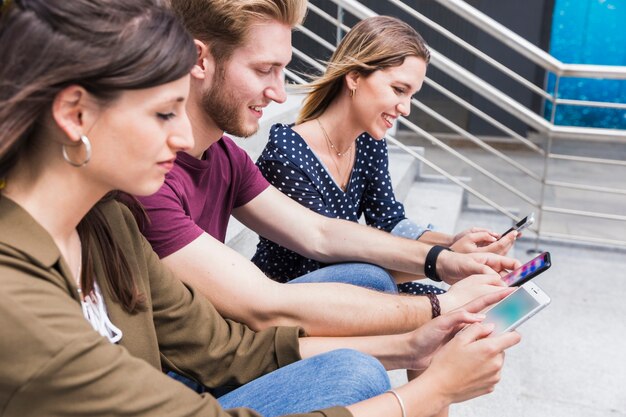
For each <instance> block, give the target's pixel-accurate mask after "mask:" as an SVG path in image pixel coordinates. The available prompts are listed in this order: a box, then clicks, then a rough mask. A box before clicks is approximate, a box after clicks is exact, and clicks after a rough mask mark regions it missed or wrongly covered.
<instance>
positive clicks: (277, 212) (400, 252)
mask: <svg viewBox="0 0 626 417" xmlns="http://www.w3.org/2000/svg"><path fill="white" fill-rule="evenodd" d="M233 214H234V215H235V217H237V219H238V220H239V221H241V222H242V223H244V224H245V225H246V226H248V227H249V228H250V229H252V230H254V231H255V232H257V233H258V234H259V235H261V236H263V237H265V238H267V239H269V240H272V241H274V242H276V243H278V244H279V245H281V246H284V247H286V248H288V249H291V250H293V251H295V252H298V253H300V254H301V255H304V256H306V257H309V258H313V259H316V260H318V261H322V262H325V263H337V262H345V261H357V262H368V263H374V264H377V265H379V266H382V267H383V268H386V269H389V270H392V271H402V272H408V273H411V274H423V273H424V261H425V258H426V254H427V253H428V251H429V250H430V248H431V246H430V245H427V244H424V243H422V242H420V241H415V240H410V239H405V238H402V237H396V236H392V235H391V234H389V233H387V232H384V231H381V230H377V229H374V228H372V227H367V226H363V225H360V224H358V223H354V222H351V221H347V220H340V219H332V218H328V217H325V216H322V215H320V214H317V213H315V212H313V211H311V210H309V209H307V208H306V207H303V206H301V205H300V204H298V203H297V202H295V201H293V200H291V199H290V198H289V197H287V196H285V195H284V194H282V193H281V192H280V191H278V190H277V189H276V188H274V187H271V186H270V187H269V188H267V189H266V190H265V191H263V192H262V193H261V194H259V195H258V196H257V197H256V198H254V199H253V200H252V201H250V202H249V203H247V204H245V205H243V206H241V207H239V208H237V209H235V210H234V212H233ZM518 266H520V263H519V262H517V261H515V260H513V259H509V258H504V257H502V256H498V255H494V254H492V253H480V254H479V253H472V254H466V255H464V254H459V253H453V252H449V251H444V252H442V253H441V254H440V255H439V258H438V259H437V271H438V272H439V276H440V277H441V278H443V279H444V280H445V281H446V282H447V283H449V284H453V283H455V282H457V281H459V280H461V279H463V278H465V277H467V276H469V275H472V274H488V273H493V272H494V270H495V271H496V272H501V271H503V270H505V269H514V268H516V267H518Z"/></svg>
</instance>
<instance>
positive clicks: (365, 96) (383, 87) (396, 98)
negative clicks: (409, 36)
mask: <svg viewBox="0 0 626 417" xmlns="http://www.w3.org/2000/svg"><path fill="white" fill-rule="evenodd" d="M425 76H426V62H425V61H424V60H423V59H422V58H417V57H415V56H408V57H406V58H405V60H404V62H403V63H402V65H398V66H395V67H388V68H385V69H382V70H378V71H374V72H373V73H371V74H370V75H368V76H361V75H355V74H349V75H348V76H347V78H346V82H347V84H348V88H350V89H352V88H355V89H356V92H355V93H356V94H355V96H354V97H353V98H352V99H351V100H350V105H351V106H352V108H351V114H353V115H354V116H353V117H352V119H353V120H355V122H356V123H357V124H358V125H359V130H360V131H365V132H367V133H369V134H370V136H372V137H373V138H375V139H382V138H383V137H384V136H385V133H386V132H387V130H388V129H390V128H391V126H392V124H393V122H394V120H395V119H397V118H398V117H399V116H408V115H409V113H410V111H411V97H412V96H413V95H414V94H415V93H417V92H418V91H419V90H420V89H421V88H422V83H423V82H424V77H425Z"/></svg>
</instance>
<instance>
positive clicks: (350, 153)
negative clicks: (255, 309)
mask: <svg viewBox="0 0 626 417" xmlns="http://www.w3.org/2000/svg"><path fill="white" fill-rule="evenodd" d="M429 60H430V52H429V51H428V48H427V46H426V43H425V42H424V39H422V37H421V36H420V35H419V34H418V33H417V32H416V31H415V30H414V29H413V28H412V27H411V26H409V25H408V24H406V23H405V22H403V21H401V20H399V19H396V18H394V17H389V16H376V17H371V18H368V19H364V20H362V21H361V22H359V23H357V24H356V25H355V26H354V27H353V28H352V29H351V30H350V32H348V33H347V35H346V36H345V37H344V38H343V39H342V41H341V42H340V43H339V45H338V46H337V49H336V51H335V52H334V53H333V55H332V57H331V58H330V60H329V62H328V66H327V68H326V71H325V72H324V73H323V74H322V75H321V76H320V77H318V78H316V79H315V80H314V81H313V82H311V83H310V84H308V85H307V86H306V87H305V88H306V90H307V96H306V97H305V99H304V102H303V105H302V109H301V110H300V114H299V115H298V119H297V121H296V123H295V125H294V126H288V125H283V124H277V125H274V126H273V127H272V129H271V131H270V138H269V142H268V144H267V145H266V147H265V149H264V150H263V152H262V153H261V156H260V157H259V159H258V161H257V165H258V166H259V168H260V169H261V172H262V173H263V175H264V176H265V178H266V179H267V180H268V181H269V182H270V183H271V184H272V185H274V186H275V187H276V188H278V189H279V190H280V191H282V192H283V193H285V194H287V195H288V196H289V197H291V198H292V199H294V200H296V201H297V202H299V203H300V204H302V205H303V206H305V207H307V208H309V209H311V210H314V211H316V212H317V213H320V214H322V215H324V216H327V217H333V218H340V219H345V220H351V221H354V222H356V221H358V220H359V218H360V217H361V216H363V217H364V218H365V221H366V223H367V224H368V225H370V226H372V227H376V228H378V229H382V230H385V231H387V232H390V233H392V234H394V235H398V236H402V237H406V238H409V239H419V240H420V241H422V242H425V243H429V244H431V245H442V246H445V247H450V248H452V249H453V250H454V251H456V252H464V253H466V252H476V251H489V252H495V253H500V254H506V252H508V250H509V249H510V248H511V246H512V244H513V242H514V240H515V235H511V236H507V237H506V238H504V239H502V240H500V241H498V240H497V238H498V235H497V234H495V233H492V232H489V231H488V230H486V229H480V228H472V229H469V230H466V231H463V232H461V233H458V234H457V235H455V236H451V235H447V234H444V233H439V232H434V231H431V230H429V228H427V227H422V226H419V225H418V224H417V223H415V222H413V221H411V220H410V219H408V218H406V216H405V212H404V206H403V205H402V203H401V202H399V201H397V200H396V198H395V195H394V191H393V188H392V185H391V179H390V177H389V167H388V157H387V144H386V142H385V140H384V135H385V133H386V132H387V130H388V129H390V128H391V127H392V125H393V123H394V121H395V120H396V119H397V118H398V117H400V116H404V117H406V116H408V115H409V112H410V109H411V97H412V96H413V95H414V94H415V93H417V92H418V91H419V90H420V88H421V86H422V82H423V81H424V77H425V75H426V67H427V65H428V62H429ZM253 261H254V263H255V264H256V265H257V266H258V267H259V268H260V269H261V270H262V271H263V272H265V274H266V275H268V276H269V277H272V278H273V279H275V280H276V281H279V282H287V281H291V280H293V279H294V278H297V277H301V276H303V275H305V274H308V273H311V272H312V271H315V270H318V269H321V268H324V267H326V266H327V265H325V264H322V263H320V262H318V261H316V260H314V259H309V258H306V257H304V256H301V255H299V254H297V253H295V252H293V251H291V250H288V249H286V248H284V247H282V246H280V245H278V244H277V243H275V242H272V241H270V240H268V239H265V238H263V237H261V238H260V240H259V244H258V246H257V251H256V254H255V255H254V257H253ZM392 275H394V278H395V280H396V282H397V283H399V284H400V285H398V289H399V290H400V292H404V293H411V294H422V293H436V294H439V293H441V292H442V291H441V290H440V289H439V288H435V287H433V286H430V285H427V286H425V285H422V284H419V283H413V282H407V281H412V280H414V279H416V277H415V276H414V275H410V274H401V273H398V272H394V273H393V274H392ZM350 279H351V278H346V282H350ZM300 280H301V279H300Z"/></svg>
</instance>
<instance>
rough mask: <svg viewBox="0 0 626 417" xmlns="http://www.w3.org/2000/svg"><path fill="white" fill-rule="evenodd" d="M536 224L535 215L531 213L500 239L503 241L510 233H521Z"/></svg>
mask: <svg viewBox="0 0 626 417" xmlns="http://www.w3.org/2000/svg"><path fill="white" fill-rule="evenodd" d="M533 223H535V213H530V214H529V215H528V216H526V217H524V218H523V219H522V220H520V221H519V222H517V223H515V225H514V226H513V227H511V228H510V229H509V230H507V231H506V232H504V233H502V235H501V236H500V239H502V238H503V237H504V236H506V235H508V234H509V233H511V232H512V231H514V230H515V231H518V232H521V231H522V230H524V229H526V228H527V227H530V226H532V224H533Z"/></svg>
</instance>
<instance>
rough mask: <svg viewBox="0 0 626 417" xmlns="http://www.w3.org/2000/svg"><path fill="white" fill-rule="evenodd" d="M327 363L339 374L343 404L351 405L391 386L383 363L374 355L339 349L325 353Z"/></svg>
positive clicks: (338, 383) (337, 387)
mask: <svg viewBox="0 0 626 417" xmlns="http://www.w3.org/2000/svg"><path fill="white" fill-rule="evenodd" d="M323 356H325V357H326V358H325V362H326V363H325V365H326V366H329V367H332V369H333V373H334V374H335V375H336V376H337V379H336V381H335V384H336V387H335V389H336V390H337V392H341V393H342V400H341V401H343V404H337V405H344V406H345V405H350V404H354V403H357V402H359V401H364V400H366V399H368V398H372V397H375V396H377V395H380V394H382V393H384V392H385V391H387V390H388V389H389V388H391V383H390V381H389V375H388V374H387V371H386V370H385V368H384V367H383V365H382V364H381V363H380V362H379V361H378V360H377V359H375V358H373V357H372V356H369V355H366V354H364V353H361V352H358V351H356V350H351V349H339V350H335V351H332V352H329V353H327V354H325V355H323Z"/></svg>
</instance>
